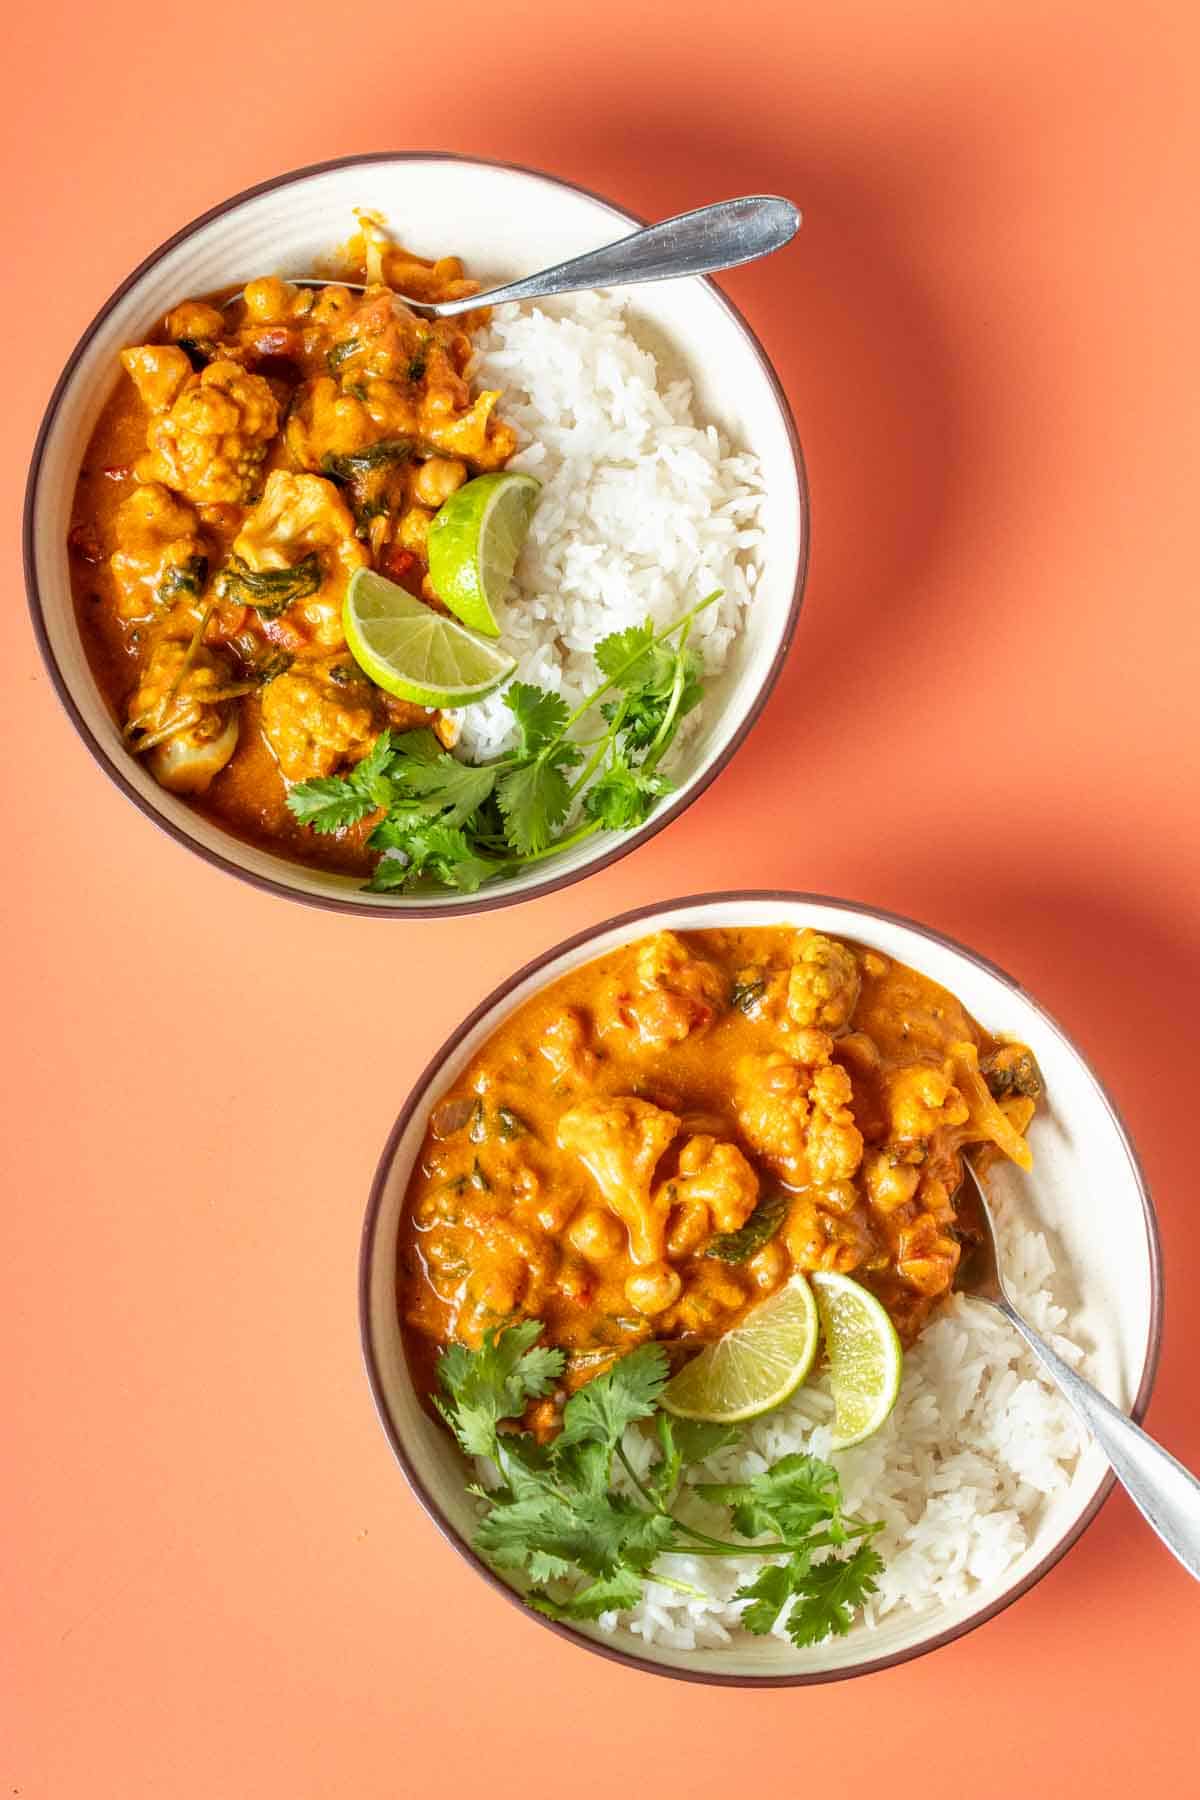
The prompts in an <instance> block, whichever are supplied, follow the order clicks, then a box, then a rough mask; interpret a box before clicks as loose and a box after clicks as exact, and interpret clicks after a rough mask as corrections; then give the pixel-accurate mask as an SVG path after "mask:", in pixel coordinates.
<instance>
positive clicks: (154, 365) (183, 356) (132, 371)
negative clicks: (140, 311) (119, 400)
mask: <svg viewBox="0 0 1200 1800" xmlns="http://www.w3.org/2000/svg"><path fill="white" fill-rule="evenodd" d="M121 364H122V367H123V368H124V369H125V370H126V372H127V374H128V375H129V377H130V379H131V380H132V382H133V385H134V387H135V388H136V389H137V391H138V394H139V396H140V397H141V401H142V405H143V406H145V407H148V408H149V410H150V411H151V412H152V413H157V412H166V410H167V408H168V406H170V404H171V402H172V401H173V400H174V399H175V397H176V395H177V394H178V393H179V391H180V389H181V388H182V387H183V386H184V385H185V383H187V382H189V381H190V380H191V378H192V365H191V363H190V362H189V361H188V359H187V352H186V351H184V350H181V349H179V347H178V345H176V344H135V345H134V346H133V347H132V348H131V349H129V350H122V352H121Z"/></svg>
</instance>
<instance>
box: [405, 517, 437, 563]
mask: <svg viewBox="0 0 1200 1800" xmlns="http://www.w3.org/2000/svg"><path fill="white" fill-rule="evenodd" d="M432 518H433V514H432V513H431V512H427V511H426V510H425V508H424V507H423V506H410V507H409V509H408V511H407V512H406V513H405V514H404V517H403V518H402V519H401V521H400V530H399V533H398V534H397V535H398V538H399V541H400V544H401V546H402V547H403V548H404V549H405V550H412V551H415V553H416V554H417V555H418V556H424V554H425V539H426V537H427V536H428V533H429V521H430V520H431V519H432Z"/></svg>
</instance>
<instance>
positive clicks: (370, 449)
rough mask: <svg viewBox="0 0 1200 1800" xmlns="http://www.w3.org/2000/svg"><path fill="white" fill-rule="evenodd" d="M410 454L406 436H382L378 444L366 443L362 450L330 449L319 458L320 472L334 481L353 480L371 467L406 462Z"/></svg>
mask: <svg viewBox="0 0 1200 1800" xmlns="http://www.w3.org/2000/svg"><path fill="white" fill-rule="evenodd" d="M411 455H412V443H411V441H410V440H409V439H408V438H384V439H383V440H381V442H379V443H378V444H367V445H366V446H365V447H364V448H363V449H362V450H347V451H344V452H342V453H340V454H339V453H338V452H336V451H333V450H330V451H327V452H326V454H325V455H324V456H323V457H322V458H321V473H322V474H323V475H329V476H331V477H332V478H333V480H334V481H353V480H354V478H355V477H356V476H359V475H365V474H367V473H368V471H370V470H371V469H378V468H382V467H386V466H388V465H391V464H395V463H402V462H407V461H408V459H409V457H410V456H411Z"/></svg>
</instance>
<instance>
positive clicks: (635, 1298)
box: [625, 1263, 683, 1318]
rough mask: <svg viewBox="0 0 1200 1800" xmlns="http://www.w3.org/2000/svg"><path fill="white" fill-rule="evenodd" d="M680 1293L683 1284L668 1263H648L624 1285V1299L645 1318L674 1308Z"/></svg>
mask: <svg viewBox="0 0 1200 1800" xmlns="http://www.w3.org/2000/svg"><path fill="white" fill-rule="evenodd" d="M682 1291H683V1283H682V1281H681V1280H680V1279H679V1276H678V1275H677V1273H676V1272H675V1270H674V1269H673V1268H672V1267H671V1265H670V1263H648V1264H647V1265H646V1267H645V1268H644V1269H638V1270H637V1272H636V1273H635V1274H633V1275H631V1276H630V1277H629V1280H628V1281H627V1282H626V1283H625V1298H626V1299H627V1300H628V1302H629V1304H630V1306H632V1307H634V1308H635V1310H636V1311H637V1312H640V1313H642V1314H644V1315H645V1316H646V1317H647V1318H653V1316H654V1314H655V1313H661V1312H666V1310H667V1308H668V1306H674V1304H675V1302H676V1300H678V1298H679V1296H680V1294H681V1293H682Z"/></svg>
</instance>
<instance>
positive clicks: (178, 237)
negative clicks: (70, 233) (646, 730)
mask: <svg viewBox="0 0 1200 1800" xmlns="http://www.w3.org/2000/svg"><path fill="white" fill-rule="evenodd" d="M408 162H452V163H465V164H470V165H473V166H475V167H477V168H486V169H501V170H505V171H507V172H509V173H511V174H517V175H528V176H532V177H533V178H534V179H535V180H538V181H545V182H549V183H550V184H551V185H552V186H554V187H559V188H566V189H568V190H569V191H570V192H572V193H576V194H580V195H582V196H583V197H584V198H585V199H588V200H593V201H595V202H596V203H597V204H599V205H600V206H603V207H606V208H607V209H608V211H609V212H611V213H612V214H613V215H614V217H615V218H616V219H617V220H619V221H620V222H621V223H622V224H629V225H634V226H637V225H644V224H646V223H647V222H648V221H646V220H645V219H642V218H640V217H639V216H638V215H637V214H636V213H631V212H627V211H626V210H625V209H624V208H623V207H619V206H617V205H616V204H615V203H614V202H613V201H612V200H609V199H608V198H607V197H606V196H605V195H603V194H597V193H595V192H594V191H593V189H591V188H586V187H582V186H581V185H580V184H579V183H578V182H574V181H564V180H562V179H561V177H559V176H557V175H551V174H550V173H549V172H548V171H547V170H545V169H537V168H532V167H530V166H528V165H527V164H524V163H513V162H503V161H500V160H497V159H495V158H491V157H480V156H462V155H458V154H456V153H455V152H453V151H449V150H391V151H368V152H363V153H360V154H358V155H355V156H337V157H333V158H331V159H330V160H329V161H328V162H319V163H308V164H306V165H305V166H304V167H302V168H299V169H290V170H288V172H287V173H286V174H283V175H274V176H272V177H271V179H270V180H269V181H260V182H258V183H256V184H255V185H254V186H253V187H248V188H243V189H242V190H241V192H240V193H237V194H234V195H232V196H231V197H230V198H229V199H228V200H223V201H221V203H220V204H219V205H217V206H213V207H210V208H209V210H208V211H207V212H204V213H201V214H200V215H199V216H198V217H197V218H195V219H193V220H191V222H190V223H189V224H187V225H184V226H182V227H181V229H180V230H179V231H176V232H175V233H173V235H172V236H171V237H169V238H167V239H166V240H165V242H163V243H161V244H160V245H159V246H158V248H157V249H156V250H153V251H151V253H150V255H149V256H147V257H145V258H144V260H143V261H142V262H140V263H139V264H138V266H137V268H136V269H134V271H133V273H132V274H131V275H128V276H127V277H126V279H125V280H124V281H123V282H122V283H121V285H120V287H118V288H117V289H116V290H115V292H114V293H113V294H111V295H110V297H109V298H108V299H107V300H106V301H105V303H104V305H103V306H102V307H101V308H100V310H99V312H98V313H97V314H96V316H95V317H94V318H93V319H92V321H91V323H90V324H89V325H88V326H87V328H86V330H85V331H84V332H83V335H82V336H81V337H80V339H79V341H78V343H77V344H76V345H75V348H74V350H72V352H71V354H70V356H69V357H68V359H67V362H66V365H65V367H64V369H63V372H62V374H61V375H60V376H59V378H58V380H57V382H56V383H55V386H54V391H53V393H52V394H51V396H50V400H49V404H48V405H47V407H46V411H45V414H44V415H43V418H42V422H41V425H40V426H39V428H38V434H37V438H36V440H35V442H34V447H33V456H32V460H31V462H30V465H29V478H28V481H27V482H26V487H25V507H24V515H23V525H22V552H23V558H24V566H25V591H26V594H27V596H28V600H29V610H30V615H31V617H32V621H33V630H34V636H35V637H36V639H37V645H38V649H39V651H40V652H41V657H42V661H43V663H44V664H45V667H46V672H47V674H48V675H49V677H50V680H51V683H52V684H53V687H54V690H55V692H56V693H57V695H58V697H59V700H60V701H61V702H62V705H63V708H64V710H65V711H66V713H67V715H68V717H69V718H70V720H71V722H72V723H73V725H74V726H75V729H76V731H77V732H78V733H79V736H80V737H81V738H82V740H83V742H84V744H85V745H86V746H87V748H88V750H89V751H90V752H91V754H92V756H93V757H94V758H95V760H96V762H97V763H99V765H100V767H101V768H102V769H103V771H104V773H105V774H106V775H107V776H108V777H109V779H110V780H111V781H113V782H114V783H115V784H116V786H117V787H118V788H119V789H120V791H121V792H122V793H123V794H124V795H125V797H126V799H127V800H131V801H132V802H133V804H134V805H135V806H136V807H137V809H138V811H139V812H141V813H144V814H145V816H146V817H147V818H148V819H150V820H152V822H153V823H154V824H155V825H157V826H158V828H159V829H160V830H161V831H165V832H166V834H167V835H168V837H171V838H174V840H175V842H176V843H178V844H182V845H183V846H184V848H185V849H187V850H190V851H192V852H193V853H194V854H195V855H197V856H200V857H203V859H204V860H205V861H206V862H207V863H210V864H211V865H212V866H213V867H214V868H218V869H223V870H224V871H225V873H226V874H229V875H235V876H236V877H237V878H238V879H239V880H240V881H246V882H249V883H250V885H251V886H252V887H256V888H259V889H261V890H262V891H263V892H264V893H268V894H278V895H280V896H282V898H284V899H286V900H294V901H299V902H300V903H301V904H303V905H307V906H315V907H319V908H321V909H322V910H324V911H326V912H338V913H349V914H351V915H353V917H355V918H359V919H362V918H389V919H391V918H400V919H449V918H455V917H457V916H459V915H460V914H463V913H481V912H493V911H495V910H497V909H498V908H500V907H504V906H520V905H523V904H524V903H525V902H526V901H528V900H538V899H541V898H542V897H543V896H544V895H546V894H552V893H555V892H557V890H558V889H560V888H565V887H570V886H571V885H572V884H573V883H574V882H576V881H582V880H583V879H584V878H585V877H586V876H589V875H594V874H597V873H599V871H600V870H601V869H607V868H610V867H611V866H612V864H613V863H616V862H619V861H620V860H621V858H622V857H623V856H628V855H629V854H630V852H631V851H633V850H636V849H637V848H638V846H639V845H641V844H645V843H649V841H650V839H651V838H653V837H656V836H657V835H658V833H659V832H660V831H663V830H665V829H666V827H667V826H668V825H670V824H672V823H673V821H674V820H675V819H677V818H679V817H680V815H681V814H682V813H684V812H686V810H687V808H688V807H689V806H691V804H692V803H693V801H695V800H698V799H699V798H700V796H701V794H703V793H704V792H705V790H706V789H707V788H708V787H710V786H711V785H712V783H713V782H714V781H715V780H716V779H717V776H718V775H720V774H721V773H722V771H723V770H724V769H725V768H726V767H727V766H728V764H729V762H730V761H731V759H732V758H733V756H734V755H735V754H736V752H737V751H738V750H739V749H740V748H741V746H742V744H743V743H744V742H745V740H746V738H747V736H748V735H749V733H750V731H751V729H752V728H753V726H754V724H755V722H756V720H757V719H758V716H759V714H760V713H761V712H762V710H763V707H764V706H765V705H766V703H767V701H768V699H769V698H770V695H771V691H772V689H773V688H774V686H775V683H776V682H777V681H778V679H779V675H780V672H781V671H782V669H783V665H784V662H785V661H786V659H787V655H788V651H789V650H790V649H791V645H792V640H793V638H794V637H795V634H796V626H797V624H798V622H799V618H800V608H801V605H802V602H803V599H804V588H805V583H806V580H807V576H808V562H809V543H810V535H811V504H810V498H809V490H808V476H807V472H806V470H805V466H804V454H803V451H802V450H801V447H800V438H799V434H798V432H797V430H796V421H795V419H794V418H793V416H792V410H791V406H790V405H789V403H788V399H787V395H786V394H785V393H784V390H783V386H782V383H781V382H780V380H779V377H778V375H777V374H776V373H775V369H774V366H773V364H772V363H771V359H770V358H769V357H768V355H767V353H766V351H765V350H764V349H763V347H762V345H761V344H760V342H759V340H758V338H757V336H756V335H755V333H754V331H753V330H752V329H751V327H750V325H749V324H748V323H747V321H746V319H745V318H744V317H743V315H742V313H741V311H740V310H739V309H738V307H736V306H735V305H734V303H733V301H732V300H730V299H729V297H728V296H727V295H726V294H724V293H722V291H721V289H720V288H719V287H718V286H717V285H716V283H715V282H714V281H712V280H710V279H709V278H708V277H707V276H704V277H700V278H699V279H701V280H703V282H704V285H705V287H706V288H708V290H709V292H710V293H711V294H712V295H713V296H714V298H715V299H716V300H717V302H718V304H719V305H720V306H721V307H723V309H724V310H725V312H726V313H727V314H728V316H729V317H730V318H731V319H732V321H733V323H734V325H735V326H737V327H738V329H739V330H740V331H741V333H742V336H743V337H744V338H745V339H746V341H747V343H748V344H749V346H750V349H751V350H752V352H753V353H754V356H755V357H756V358H757V360H758V363H759V366H760V367H761V369H762V372H763V375H764V376H765V378H766V381H767V384H768V386H769V387H770V389H771V391H772V393H773V394H774V396H775V401H776V404H777V406H778V408H779V411H780V414H781V416H782V418H783V422H784V426H785V429H786V431H787V436H788V443H789V445H790V447H791V452H792V461H793V465H794V468H795V474H796V492H797V499H798V502H799V507H800V529H801V543H800V559H799V562H798V563H797V566H796V579H795V584H794V586H793V589H792V599H791V605H790V607H789V609H788V616H787V619H786V620H785V622H784V626H783V631H782V633H781V636H780V640H779V644H778V646H777V648H776V652H775V656H774V658H773V660H772V662H771V666H770V668H769V669H768V670H767V672H766V674H765V675H764V676H763V679H762V681H761V683H760V685H759V687H758V690H757V692H756V693H755V695H754V697H753V699H752V700H751V701H750V704H749V706H748V707H747V709H746V712H745V714H744V716H743V718H742V720H741V723H740V724H739V725H738V726H737V728H736V730H735V731H734V733H733V736H732V737H731V738H730V740H729V742H728V743H727V744H726V745H725V746H724V748H723V749H722V750H721V752H720V754H719V755H718V756H716V757H714V759H713V761H712V763H711V764H710V766H709V767H708V768H707V769H705V770H704V771H703V773H702V774H701V775H699V776H698V777H697V779H696V781H695V783H694V784H693V785H692V787H691V788H690V789H689V790H688V792H687V793H686V794H681V795H680V796H679V797H678V798H677V799H676V800H674V801H672V802H671V803H670V804H669V805H668V806H666V807H665V808H664V809H663V810H662V812H660V813H657V814H655V815H654V817H653V818H651V819H650V820H648V821H647V823H646V824H645V825H642V826H639V827H638V828H637V829H636V830H635V831H631V832H628V833H622V834H621V835H619V836H618V837H617V838H616V841H615V842H614V843H613V845H612V847H611V848H610V849H608V850H605V851H603V852H602V853H601V854H599V855H598V856H596V857H594V858H593V859H591V860H590V861H588V862H587V863H586V864H585V865H584V866H583V867H582V868H579V869H575V870H572V871H570V872H569V873H564V874H559V875H555V874H553V873H549V874H547V875H546V876H545V877H544V879H542V880H540V881H538V882H536V883H534V885H533V886H531V887H528V888H525V889H523V890H522V892H521V893H519V894H489V893H488V892H487V890H486V889H485V890H484V891H483V892H482V893H480V894H477V895H473V896H471V897H469V898H464V899H461V900H449V899H448V900H445V901H443V902H440V903H438V904H434V903H430V904H423V903H420V902H418V903H416V904H409V905H401V904H400V903H398V902H397V903H394V904H389V903H387V902H377V901H374V900H373V901H371V902H370V903H365V902H364V901H363V900H361V899H359V898H357V897H353V898H352V897H351V896H350V895H346V896H342V895H338V894H333V893H329V894H321V893H318V894H312V893H304V892H302V891H300V890H299V889H297V888H294V887H292V886H291V885H289V884H288V883H287V882H285V881H283V880H276V879H275V878H273V877H271V876H268V875H262V874H259V873H258V872H257V871H256V870H252V869H247V868H244V867H243V866H242V865H241V864H240V863H238V862H235V861H233V860H232V859H231V858H230V857H228V856H225V855H222V854H221V852H220V851H218V850H214V849H211V848H210V847H209V846H208V845H207V844H202V843H199V842H198V841H197V840H196V839H195V838H194V837H193V836H192V835H191V834H190V833H189V832H188V831H186V830H184V829H183V828H182V827H181V826H178V825H176V824H174V823H173V822H172V821H171V820H170V819H167V818H165V817H164V816H163V815H162V814H161V813H160V812H158V810H157V809H156V808H155V807H153V806H152V805H151V804H150V802H149V801H148V800H147V799H146V798H145V796H144V795H143V794H141V793H139V791H138V790H137V788H136V787H134V785H133V783H132V782H131V781H129V779H128V778H127V776H126V775H125V774H124V772H123V771H122V770H121V769H120V768H119V767H118V765H117V764H116V762H114V761H113V760H112V759H111V758H110V756H109V754H108V752H107V750H106V749H105V747H104V745H103V744H102V743H101V742H100V740H99V739H98V738H97V737H96V735H95V734H94V733H93V731H92V729H91V727H90V726H89V725H88V723H87V721H86V719H85V718H84V717H83V714H82V712H81V711H80V709H79V707H78V706H77V705H76V703H75V698H74V696H73V694H72V693H71V690H70V687H69V685H68V683H67V680H66V677H65V676H64V674H63V672H62V670H61V669H60V668H59V665H58V661H57V658H56V657H55V655H54V651H53V648H52V646H51V643H50V635H49V632H48V631H47V629H46V621H45V617H44V613H43V608H42V597H41V593H40V590H39V587H38V581H37V575H36V569H35V559H34V514H35V510H36V506H37V494H38V483H39V478H40V475H41V467H42V459H43V456H44V453H45V446H46V439H47V437H48V436H49V433H50V430H51V428H52V426H53V424H54V421H55V419H56V417H57V415H58V409H59V406H60V405H61V402H62V398H63V395H64V394H65V392H66V390H67V387H68V385H69V383H70V381H71V379H72V377H73V375H74V373H75V369H76V367H77V365H78V363H79V361H80V359H81V357H82V356H83V354H84V352H85V351H86V349H87V347H88V345H89V344H90V343H91V341H92V338H93V337H94V336H95V334H96V332H97V331H98V330H99V328H100V326H101V325H102V324H103V323H104V321H105V319H106V318H107V317H108V315H109V313H110V312H111V311H112V310H113V308H114V307H115V306H116V305H117V304H118V303H119V302H120V301H121V300H123V299H124V297H125V295H126V294H127V293H128V292H129V291H130V289H131V288H133V287H135V286H136V285H137V283H138V282H139V281H140V280H141V279H142V277H143V276H144V275H146V274H147V273H148V271H149V270H150V269H152V268H153V267H154V266H155V264H156V263H158V262H160V261H161V260H162V258H163V257H164V256H166V255H167V254H168V253H169V252H170V251H172V250H174V249H175V248H176V246H177V245H179V244H181V243H183V242H184V241H185V240H186V239H187V238H189V237H191V236H193V234H194V233H196V232H197V231H200V230H202V229H203V227H204V226H206V225H209V224H211V223H212V221H213V220H214V219H218V218H220V217H221V216H222V214H224V213H227V212H230V211H232V210H233V209H234V208H235V207H238V206H241V205H243V204H244V203H245V202H246V201H248V200H254V199H257V198H258V197H259V196H260V195H262V194H268V193H271V192H273V191H274V189H276V188H280V187H287V186H289V185H290V184H293V183H296V182H300V181H305V180H308V179H309V178H310V177H312V176H316V175H325V174H328V173H329V172H330V171H331V170H334V169H346V168H353V167H356V166H361V165H365V164H370V163H408ZM229 835H230V836H231V837H232V836H233V834H232V833H230V834H229ZM280 860H281V861H284V860H286V859H283V858H280Z"/></svg>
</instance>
